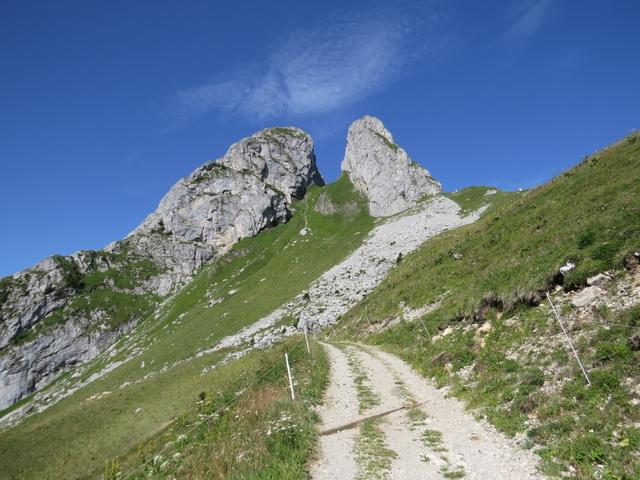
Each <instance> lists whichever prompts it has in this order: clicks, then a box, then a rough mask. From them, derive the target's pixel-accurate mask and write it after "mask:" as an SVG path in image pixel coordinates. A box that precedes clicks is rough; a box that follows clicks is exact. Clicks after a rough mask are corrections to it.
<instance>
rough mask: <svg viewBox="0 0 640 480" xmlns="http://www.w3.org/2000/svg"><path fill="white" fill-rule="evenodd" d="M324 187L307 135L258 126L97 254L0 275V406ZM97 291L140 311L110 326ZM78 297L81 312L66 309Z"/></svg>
mask: <svg viewBox="0 0 640 480" xmlns="http://www.w3.org/2000/svg"><path fill="white" fill-rule="evenodd" d="M323 183H324V182H323V180H322V177H321V176H320V173H319V172H318V169H317V167H316V161H315V154H314V150H313V140H312V139H311V137H310V136H309V135H307V134H306V133H304V132H303V131H302V130H299V129H296V128H272V129H265V130H262V131H260V132H258V133H256V134H254V135H252V136H250V137H248V138H245V139H243V140H240V141H239V142H237V143H235V144H234V145H232V146H231V147H230V148H229V150H228V152H227V153H226V154H225V155H224V157H222V158H221V159H219V160H218V161H216V162H208V163H206V164H205V165H203V166H202V167H200V168H198V169H196V170H195V171H194V172H193V173H192V174H191V175H189V176H188V177H185V178H183V179H181V180H180V181H178V182H177V183H176V184H175V185H174V186H173V187H172V188H171V190H170V191H169V192H168V193H167V194H166V195H165V196H164V198H163V199H162V200H161V202H160V204H159V205H158V208H157V209H156V211H155V212H153V213H151V214H150V215H149V216H148V217H147V218H146V219H145V220H144V222H143V223H142V224H141V225H140V226H139V227H138V228H136V229H135V230H134V231H133V232H132V233H131V234H129V235H128V236H127V237H126V238H125V239H123V240H120V241H116V242H114V243H112V244H110V245H109V246H108V247H107V248H105V250H104V251H98V252H79V253H77V254H74V255H73V256H71V257H60V256H55V257H51V258H48V259H46V260H44V261H42V262H40V263H39V264H38V265H36V266H34V267H32V268H30V269H28V270H25V271H24V272H20V273H18V274H15V275H13V276H11V277H7V278H5V279H2V280H1V283H0V390H1V393H0V409H2V408H5V407H7V406H9V405H11V404H12V403H14V402H15V401H17V400H19V399H20V398H22V397H24V396H25V395H26V394H28V393H30V392H32V391H34V390H37V389H39V388H41V387H43V386H45V385H47V384H48V383H50V382H51V381H52V380H54V379H55V378H56V376H57V375H59V374H60V373H62V372H63V371H65V370H67V369H68V368H69V367H70V366H72V365H74V364H76V363H79V362H85V361H88V360H90V359H91V358H93V357H94V356H96V355H97V354H98V353H100V351H102V350H103V349H105V348H107V347H108V346H109V345H111V344H112V343H113V342H115V341H116V340H117V339H118V338H119V337H120V336H122V335H123V334H124V333H126V332H127V331H128V330H130V329H131V328H133V326H134V325H135V324H136V323H137V322H139V321H140V320H141V319H142V317H143V316H144V313H146V314H148V313H150V309H152V308H154V307H153V305H154V302H155V301H156V299H157V298H158V297H163V296H166V295H168V294H169V293H171V292H173V291H175V290H176V288H177V287H179V286H181V285H183V284H184V283H186V282H187V281H188V280H189V279H190V278H191V277H192V276H193V274H194V272H195V271H196V270H197V269H198V268H199V267H200V266H202V265H203V264H204V263H205V262H207V261H208V260H210V259H212V258H213V257H215V256H219V255H222V254H224V253H225V252H227V251H228V250H229V249H230V248H231V247H232V246H233V245H234V244H235V243H236V242H237V241H238V240H240V239H242V238H245V237H251V236H253V235H255V234H257V233H258V232H259V231H260V230H262V229H264V228H267V227H271V226H274V225H277V224H279V223H283V222H286V221H287V220H288V219H289V218H290V216H291V209H290V205H291V201H292V199H294V198H301V197H303V196H304V194H305V192H306V190H307V188H308V187H309V186H310V185H312V184H318V185H321V184H323ZM103 274H104V275H103ZM123 277H126V278H125V279H124V280H123ZM87 279H89V280H90V283H91V285H84V283H83V282H85V280H87ZM96 279H98V280H96ZM117 279H120V280H121V281H120V282H118V281H117ZM96 282H97V283H96ZM96 288H98V289H106V290H108V291H109V292H114V293H115V294H118V295H122V294H125V295H129V296H130V297H129V298H130V299H131V300H132V302H143V303H142V304H143V305H145V307H144V308H143V309H142V310H140V309H135V311H136V312H138V313H136V314H131V315H130V317H131V318H128V317H125V321H122V318H120V319H119V321H118V322H116V323H115V324H114V323H113V322H111V323H110V322H109V321H108V320H109V317H110V315H112V313H113V312H111V313H110V312H107V311H105V307H104V305H102V306H101V305H97V304H96V305H93V304H91V303H90V302H91V301H92V300H91V298H92V297H91V295H90V293H91V292H92V291H93V290H95V289H96ZM81 296H82V298H83V302H84V303H83V308H82V310H78V309H77V308H70V307H69V306H70V305H73V301H74V299H76V298H78V297H81ZM87 302H88V303H89V305H86V303H87ZM107 308H108V307H107ZM132 311H133V309H132ZM127 315H129V314H127ZM53 317H55V318H53ZM120 317H123V315H120ZM45 318H46V319H48V320H47V322H43V323H42V324H41V323H40V322H41V321H42V320H44V319H45ZM126 318H128V320H126ZM54 320H55V321H54ZM47 323H48V324H49V326H48V327H46V328H44V327H43V325H45V324H47ZM20 337H22V339H21V340H20ZM18 340H20V341H18Z"/></svg>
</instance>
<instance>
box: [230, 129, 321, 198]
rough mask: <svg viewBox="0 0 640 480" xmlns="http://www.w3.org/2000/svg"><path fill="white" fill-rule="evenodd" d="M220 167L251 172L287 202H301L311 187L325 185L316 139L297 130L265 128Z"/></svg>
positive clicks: (235, 146) (232, 151) (239, 145)
mask: <svg viewBox="0 0 640 480" xmlns="http://www.w3.org/2000/svg"><path fill="white" fill-rule="evenodd" d="M218 163H220V164H221V165H224V166H226V167H229V168H231V169H233V170H236V171H250V172H251V173H253V174H254V175H255V176H257V177H259V178H260V179H261V180H262V181H264V182H265V183H266V184H267V185H270V186H272V187H274V188H276V189H278V190H279V191H281V192H283V193H284V194H285V196H286V197H287V200H288V201H291V199H292V198H302V197H303V196H304V194H305V192H306V189H307V187H309V186H310V185H312V184H316V185H324V180H323V179H322V176H321V175H320V172H319V171H318V167H317V166H316V156H315V153H314V150H313V139H312V138H311V137H310V136H309V134H307V133H306V132H304V131H303V130H300V129H299V128H296V127H275V128H265V129H264V130H260V131H259V132H257V133H254V134H253V135H251V136H250V137H247V138H244V139H242V140H240V141H239V142H236V143H234V144H233V145H231V147H229V150H228V151H227V153H226V155H225V156H224V157H222V158H221V159H220V160H219V161H218Z"/></svg>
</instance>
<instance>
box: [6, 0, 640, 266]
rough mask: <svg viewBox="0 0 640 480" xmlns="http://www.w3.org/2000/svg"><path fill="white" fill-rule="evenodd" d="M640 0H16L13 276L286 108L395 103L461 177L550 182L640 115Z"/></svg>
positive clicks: (346, 108) (384, 112)
mask: <svg viewBox="0 0 640 480" xmlns="http://www.w3.org/2000/svg"><path fill="white" fill-rule="evenodd" d="M638 25H640V3H638V2H635V1H631V0H629V1H617V2H607V1H599V0H582V1H577V0H574V1H571V0H565V1H562V0H518V1H493V0H488V1H483V2H471V1H461V0H458V1H455V0H454V1H442V2H438V1H431V2H430V1H421V2H418V1H395V2H387V3H383V2H376V1H375V0H367V1H352V2H345V1H340V2H338V1H330V0H329V1H323V2H300V1H276V2H247V1H243V0H236V1H234V2H214V1H209V2H204V1H189V2H178V1H173V2H169V1H136V2H130V1H110V2H105V1H103V2H98V1H77V2H72V1H59V2H49V1H41V2H37V1H32V2H24V1H9V0H3V1H2V2H1V3H0V62H1V63H0V64H1V65H2V68H1V75H0V195H1V199H0V205H2V210H1V212H2V213H1V221H2V235H0V275H6V274H10V273H13V272H15V271H18V270H20V269H23V268H26V267H28V266H30V265H32V264H33V263H35V262H37V261H39V260H41V259H42V258H44V257H46V256H48V255H50V254H53V253H61V254H69V253H72V252H74V251H77V250H79V249H96V248H101V247H103V246H104V245H106V244H107V243H109V242H110V241H112V240H115V239H118V238H121V237H123V236H124V235H126V234H127V233H128V232H129V231H131V230H132V229H133V228H134V227H135V226H136V225H137V224H138V223H139V222H140V221H141V220H142V219H143V218H144V217H145V216H146V215H147V214H148V213H149V212H151V211H152V210H153V209H154V208H155V206H156V205H157V203H158V201H159V200H160V198H161V197H162V195H163V194H164V193H165V192H166V191H167V190H168V189H169V188H170V186H171V185H172V184H173V183H174V182H175V181H176V180H177V179H179V178H180V177H182V176H184V175H186V174H188V173H189V172H191V171H192V170H193V169H194V168H196V167H197V166H198V165H200V164H201V163H203V162H205V161H207V160H210V159H215V158H218V157H220V156H222V155H223V154H224V152H225V151H226V149H227V147H228V146H229V145H230V144H231V143H232V142H233V141H235V140H237V139H239V138H241V137H244V136H246V135H249V134H251V133H252V132H254V131H256V130H259V129H261V128H264V127H266V126H272V125H297V126H300V127H302V128H304V129H306V130H307V131H308V132H309V133H310V134H312V135H313V137H314V139H315V141H316V153H317V156H318V162H319V165H320V168H321V171H322V173H323V175H324V176H325V178H326V179H327V180H333V179H335V178H336V177H337V175H338V173H339V164H340V161H341V160H342V155H343V151H344V144H345V136H346V130H347V127H348V125H349V123H350V122H351V121H352V120H354V119H356V118H358V117H360V116H362V115H364V114H373V115H376V116H379V117H380V118H381V119H382V120H383V121H384V122H385V124H386V125H387V127H388V128H389V129H390V130H391V131H392V132H393V134H394V135H395V137H396V140H397V141H398V143H399V144H401V145H402V146H403V147H404V148H405V149H406V150H407V152H408V153H409V154H410V155H411V156H412V157H413V158H414V159H415V160H416V161H418V162H419V163H421V164H422V165H424V166H425V167H427V168H428V169H429V170H430V171H431V173H432V174H433V175H434V176H436V177H437V178H438V179H439V180H440V181H441V182H442V183H443V185H444V186H445V188H446V189H447V190H454V189H457V188H460V187H464V186H468V185H477V184H490V185H496V186H498V187H501V188H504V189H515V188H518V187H528V186H532V185H536V184H538V183H541V182H543V181H545V180H547V179H549V178H550V177H552V176H553V175H555V174H557V173H559V172H560V171H562V170H563V169H565V168H567V167H569V166H571V165H572V164H574V163H576V162H578V161H579V160H580V159H581V158H582V157H583V156H584V155H585V154H588V153H590V152H592V151H593V150H595V149H597V148H599V147H602V146H604V145H606V144H608V143H610V142H612V141H614V140H616V139H618V138H620V137H622V136H624V135H626V134H627V133H628V132H629V131H630V130H632V129H636V128H639V127H640V121H639V112H640V109H639V107H640V94H639V92H638V85H640V62H638V61H637V58H636V57H637V49H638V46H639V45H640V29H639V28H638Z"/></svg>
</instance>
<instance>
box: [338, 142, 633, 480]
mask: <svg viewBox="0 0 640 480" xmlns="http://www.w3.org/2000/svg"><path fill="white" fill-rule="evenodd" d="M639 165H640V135H638V134H633V135H631V136H629V137H627V138H626V139H624V140H622V141H620V142H619V143H617V144H615V145H613V146H611V147H609V148H606V149H604V150H602V151H600V152H597V153H595V154H593V155H591V156H588V157H586V158H585V159H584V160H583V161H582V162H581V163H580V164H579V165H578V166H576V167H575V168H573V169H571V170H569V171H567V172H565V173H564V174H562V175H560V176H559V177H557V178H555V179H554V180H552V181H551V182H549V183H548V184H546V185H543V186H541V187H538V188H536V189H533V190H530V191H525V192H519V193H514V194H511V195H506V196H504V195H503V196H501V198H499V201H497V202H495V205H494V206H493V207H491V208H490V209H489V210H488V211H487V212H486V213H485V214H484V215H483V217H482V218H481V219H480V220H479V221H478V222H476V223H474V224H471V225H468V226H463V227H460V228H458V229H455V230H452V231H449V232H446V233H443V234H442V235H439V236H438V237H435V238H433V239H431V240H428V241H427V242H425V243H424V244H423V245H422V247H421V248H420V249H418V250H417V251H416V252H414V253H413V254H411V255H408V256H407V257H405V258H403V259H402V262H401V263H400V264H399V265H398V266H397V267H396V268H394V269H393V270H392V272H391V273H390V274H389V276H388V277H387V279H386V280H385V281H384V282H383V283H382V284H381V285H380V286H379V287H378V288H377V289H376V290H375V291H374V292H373V293H372V294H371V295H369V296H368V297H367V298H365V299H364V300H363V301H361V302H360V303H359V304H358V305H356V306H355V307H354V308H353V309H352V310H351V311H350V312H349V313H348V314H347V315H345V316H344V317H343V319H342V321H341V323H340V324H339V326H338V327H337V328H336V330H335V331H334V333H333V335H337V336H342V335H347V336H358V337H361V336H366V338H367V340H368V341H370V342H373V343H376V344H379V345H382V346H384V347H385V348H388V349H390V350H391V351H394V352H397V353H399V354H400V355H402V356H403V357H404V358H406V359H407V360H408V361H410V362H411V363H413V365H414V366H416V367H417V368H418V369H420V370H421V371H422V372H423V373H424V374H425V375H427V376H428V377H435V378H436V379H437V380H438V382H439V383H440V384H441V385H444V384H450V385H451V386H453V387H454V390H453V391H454V393H455V394H457V395H459V396H461V397H463V398H466V399H467V400H468V401H469V402H470V405H471V406H472V407H475V408H477V409H478V410H477V412H478V414H480V415H484V416H486V417H487V418H488V419H489V420H490V421H491V422H492V423H494V424H495V425H496V426H497V427H498V428H500V429H501V430H503V431H505V432H507V433H509V434H512V435H513V434H516V433H521V434H525V436H524V437H522V438H523V441H524V442H525V444H528V445H530V446H534V447H535V448H537V449H539V450H538V451H539V453H540V455H541V456H542V458H543V460H544V468H545V471H546V473H548V474H551V475H560V474H563V475H565V476H572V477H574V478H584V479H586V478H624V479H631V478H638V477H639V476H640V459H639V456H638V452H639V449H640V411H639V409H638V405H639V404H640V392H639V391H638V389H637V384H638V378H639V376H640V370H639V369H638V364H639V361H640V352H639V351H638V348H639V347H640V345H639V344H640V342H638V341H636V342H633V341H630V337H631V336H632V335H633V334H634V333H635V332H638V331H639V330H640V316H639V314H638V308H639V307H638V306H637V303H638V302H640V287H639V285H640V278H639V274H638V263H639V259H640V253H638V252H639V251H640V177H639V175H638V166H639ZM485 194H486V189H485V192H482V191H481V190H470V191H466V192H465V191H462V192H458V193H457V194H455V195H452V198H456V199H458V200H459V201H461V203H462V204H463V205H464V202H467V203H468V204H469V208H473V207H474V206H477V204H478V201H479V199H480V198H482V197H484V196H485ZM496 198H498V197H496ZM561 267H564V268H562V271H561ZM605 271H608V272H610V273H609V274H607V275H605V276H604V277H598V278H591V280H589V283H590V284H592V285H594V286H592V287H589V288H588V289H584V290H582V289H583V288H584V287H585V286H586V284H587V281H588V279H589V278H590V277H592V276H595V275H596V274H599V273H601V272H605ZM596 285H599V286H596ZM556 289H557V290H556ZM554 291H556V293H555V296H554V298H555V299H556V300H555V301H556V303H557V304H558V305H557V306H558V309H559V310H560V312H561V314H562V316H563V317H564V318H565V321H566V322H567V325H568V327H567V328H568V329H569V332H570V335H571V336H572V337H573V338H574V343H575V344H576V348H577V350H578V353H579V355H580V356H581V357H582V360H583V362H584V363H585V366H586V369H587V371H588V372H590V374H591V381H592V385H591V386H587V385H586V381H585V379H584V378H583V377H582V374H581V372H580V369H579V367H578V365H577V363H576V362H575V359H574V358H573V357H572V356H571V353H570V351H568V350H567V345H566V340H565V338H564V337H563V335H562V331H561V329H560V326H559V325H558V323H557V322H556V321H555V318H554V317H553V314H552V311H551V310H550V308H549V306H548V304H547V302H546V301H544V299H545V292H554ZM634 305H635V306H634ZM636 336H637V335H636Z"/></svg>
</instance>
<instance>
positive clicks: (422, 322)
mask: <svg viewBox="0 0 640 480" xmlns="http://www.w3.org/2000/svg"><path fill="white" fill-rule="evenodd" d="M420 323H421V324H422V328H424V331H425V332H427V335H428V336H429V341H431V340H433V339H432V338H431V334H430V333H429V329H428V328H427V326H426V325H425V324H424V320H422V317H420Z"/></svg>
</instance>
